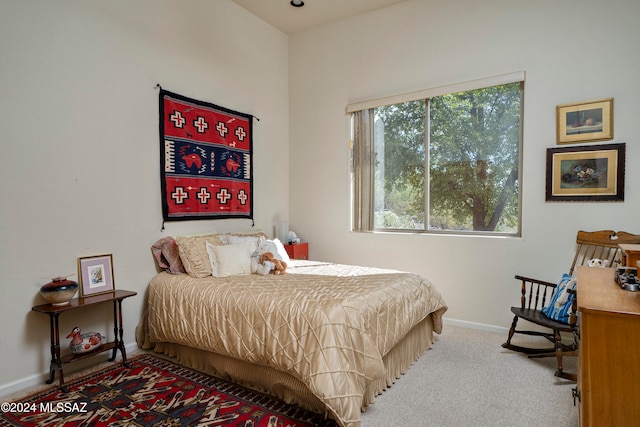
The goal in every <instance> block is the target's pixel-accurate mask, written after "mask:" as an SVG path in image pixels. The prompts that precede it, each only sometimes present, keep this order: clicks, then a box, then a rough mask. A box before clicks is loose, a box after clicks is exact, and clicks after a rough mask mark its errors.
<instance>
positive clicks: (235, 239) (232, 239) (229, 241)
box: [220, 234, 264, 250]
mask: <svg viewBox="0 0 640 427" xmlns="http://www.w3.org/2000/svg"><path fill="white" fill-rule="evenodd" d="M220 240H221V241H222V243H224V244H225V245H235V244H238V243H245V242H249V243H252V244H253V250H256V248H257V247H258V243H260V241H261V240H264V237H261V236H234V235H233V234H223V235H222V236H220Z"/></svg>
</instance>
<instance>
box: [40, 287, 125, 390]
mask: <svg viewBox="0 0 640 427" xmlns="http://www.w3.org/2000/svg"><path fill="white" fill-rule="evenodd" d="M134 295H137V293H136V292H131V291H124V290H117V291H111V292H107V293H104V294H99V295H91V296H87V297H80V298H74V299H72V300H71V301H69V303H68V304H65V305H52V304H42V305H37V306H35V307H32V308H31V309H32V310H33V311H37V312H38V313H44V314H48V315H49V327H50V330H51V331H50V332H51V364H50V367H49V379H48V380H47V381H46V383H47V384H51V383H52V382H53V379H54V377H55V374H56V372H58V374H59V377H60V388H61V389H62V391H64V392H66V391H67V390H66V387H65V386H64V374H63V371H62V365H63V364H65V363H71V362H74V361H76V360H80V359H84V358H85V357H89V356H93V355H94V354H98V353H102V352H103V351H109V350H111V351H112V353H111V358H109V361H110V362H112V361H114V360H115V359H116V352H117V351H118V350H120V354H121V355H122V364H123V365H125V366H127V367H128V365H127V353H126V350H125V348H124V341H123V333H122V332H123V329H122V300H123V299H125V298H129V297H132V296H134ZM101 303H113V332H114V334H115V338H114V340H113V341H111V342H107V343H104V344H103V345H102V346H100V347H98V348H96V349H94V350H91V351H89V352H87V353H80V354H73V353H71V354H67V355H65V356H62V357H60V327H59V322H58V318H59V317H60V314H61V313H64V312H65V311H71V310H75V309H78V308H82V307H90V306H92V305H94V304H101Z"/></svg>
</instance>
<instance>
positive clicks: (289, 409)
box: [0, 355, 336, 427]
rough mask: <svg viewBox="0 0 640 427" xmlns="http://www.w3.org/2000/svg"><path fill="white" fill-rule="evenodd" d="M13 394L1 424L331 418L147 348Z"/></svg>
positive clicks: (259, 422)
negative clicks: (29, 392) (56, 383)
mask: <svg viewBox="0 0 640 427" xmlns="http://www.w3.org/2000/svg"><path fill="white" fill-rule="evenodd" d="M129 362H130V366H131V368H126V367H125V366H123V365H122V364H121V363H117V364H115V365H112V366H110V367H108V368H105V369H102V370H100V371H98V372H95V373H93V374H90V375H87V376H85V377H82V378H79V379H77V380H75V381H71V382H69V383H67V384H65V385H66V386H67V387H68V390H69V392H68V393H64V392H63V391H61V390H60V388H59V387H55V388H53V389H49V390H47V391H44V392H41V393H38V394H36V395H34V396H31V397H29V398H26V399H21V400H19V401H16V402H11V403H4V405H5V406H6V405H9V406H13V412H11V411H5V410H4V409H6V408H4V406H3V411H2V413H0V426H65V427H69V426H71V427H75V426H78V427H79V426H92V427H94V426H97V427H104V426H167V427H168V426H171V427H181V426H238V427H239V426H243V427H258V426H264V427H294V426H295V427H312V426H336V424H335V422H334V421H333V420H330V419H325V418H324V417H323V416H322V415H320V414H316V413H313V412H309V411H306V410H304V409H301V408H299V407H297V406H294V405H290V404H287V403H284V402H282V401H281V400H278V399H275V398H273V397H270V396H267V395H265V394H262V393H259V392H256V391H254V390H250V389H248V388H245V387H242V386H239V385H236V384H232V383H230V382H227V381H224V380H221V379H218V378H215V377H213V376H210V375H206V374H203V373H201V372H198V371H196V370H193V369H190V368H186V367H184V366H181V365H178V364H176V363H173V362H171V361H168V360H165V359H161V358H158V357H156V356H152V355H142V356H138V357H135V358H132V359H130V360H129Z"/></svg>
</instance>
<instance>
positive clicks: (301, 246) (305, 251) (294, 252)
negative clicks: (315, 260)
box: [284, 242, 309, 259]
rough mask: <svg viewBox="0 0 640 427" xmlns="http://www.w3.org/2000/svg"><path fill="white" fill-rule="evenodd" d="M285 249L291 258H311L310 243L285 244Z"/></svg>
mask: <svg viewBox="0 0 640 427" xmlns="http://www.w3.org/2000/svg"><path fill="white" fill-rule="evenodd" d="M284 249H285V250H286V251H287V254H288V255H289V258H291V259H309V243H306V242H305V243H297V244H295V245H284Z"/></svg>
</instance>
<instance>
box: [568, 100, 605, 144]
mask: <svg viewBox="0 0 640 427" xmlns="http://www.w3.org/2000/svg"><path fill="white" fill-rule="evenodd" d="M556 134H557V135H556V138H557V143H558V144H571V143H574V142H588V141H606V140H609V139H613V98H607V99H599V100H596V101H588V102H581V103H579V104H564V105H558V106H557V107H556Z"/></svg>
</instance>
